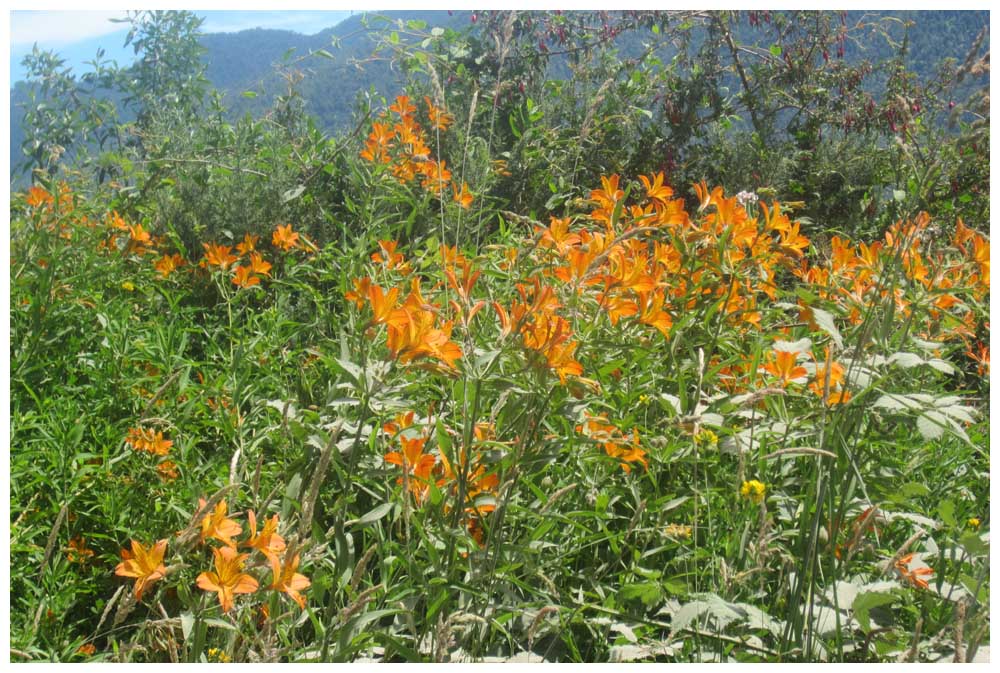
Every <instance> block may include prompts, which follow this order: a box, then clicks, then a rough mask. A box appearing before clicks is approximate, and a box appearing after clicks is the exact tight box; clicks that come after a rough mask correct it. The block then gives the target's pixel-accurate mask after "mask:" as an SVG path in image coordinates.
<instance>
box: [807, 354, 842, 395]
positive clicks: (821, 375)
mask: <svg viewBox="0 0 1000 673" xmlns="http://www.w3.org/2000/svg"><path fill="white" fill-rule="evenodd" d="M827 361H828V362H829V366H830V369H829V373H827V367H826V365H820V364H817V365H816V376H815V379H814V380H813V382H812V383H810V384H809V390H811V391H813V393H815V394H816V395H818V396H819V397H823V393H824V391H825V390H826V387H827V378H829V379H830V384H829V391H830V395H829V397H828V398H827V403H828V404H829V405H834V404H844V403H846V402H848V401H849V400H850V399H851V393H850V391H848V390H843V386H842V381H843V380H844V365H842V364H840V363H839V362H833V361H832V360H830V351H829V349H827Z"/></svg>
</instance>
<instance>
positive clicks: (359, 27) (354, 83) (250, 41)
mask: <svg viewBox="0 0 1000 673" xmlns="http://www.w3.org/2000/svg"><path fill="white" fill-rule="evenodd" d="M470 14H471V12H469V11H456V12H453V13H449V12H446V11H397V12H384V13H382V14H380V15H375V14H358V15H354V16H351V17H349V18H348V19H346V20H344V21H343V22H341V23H339V24H337V25H336V26H334V27H332V28H327V29H325V30H322V31H320V32H318V33H316V34H315V35H302V34H299V33H294V32H291V31H286V30H270V29H260V28H258V29H253V30H246V31H242V32H239V33H215V34H205V35H203V36H202V38H201V44H202V45H203V46H204V47H205V49H206V53H205V55H204V59H205V63H206V67H207V71H206V75H207V77H208V80H209V82H210V83H211V85H212V86H213V87H214V88H215V89H217V90H219V91H220V92H222V93H223V100H224V103H225V105H226V107H227V108H228V109H229V110H230V114H231V116H232V117H233V118H235V117H239V116H242V115H243V114H246V113H250V114H253V115H260V114H262V113H263V112H264V111H266V110H268V109H270V108H271V107H272V105H273V103H274V100H275V97H276V96H280V95H282V94H284V93H285V92H286V91H287V88H288V84H287V81H286V80H285V76H286V75H287V76H292V75H291V74H290V70H298V71H301V73H302V75H303V78H302V79H301V81H299V82H298V83H297V85H296V87H297V90H298V91H299V92H300V94H301V95H302V97H303V99H304V102H305V109H306V111H307V112H308V113H309V114H311V115H312V116H313V117H315V119H316V120H317V124H318V126H319V127H320V128H322V129H324V130H326V131H328V132H331V133H332V132H336V131H338V130H340V129H343V128H344V127H346V126H347V125H349V124H350V122H351V119H352V116H353V106H354V103H355V100H356V96H357V94H358V93H359V92H362V91H367V90H368V89H369V88H374V89H375V91H376V92H377V93H378V94H379V95H383V96H387V97H391V96H393V95H395V94H396V93H397V92H398V91H399V90H400V88H401V87H402V84H403V82H402V80H401V78H400V75H399V72H398V70H393V69H391V68H390V66H389V63H388V59H387V57H386V56H385V55H382V56H377V57H373V55H372V52H373V50H374V48H375V46H376V42H375V40H373V38H372V37H371V36H370V34H369V30H371V29H372V28H377V27H386V26H388V25H390V24H394V23H395V22H397V21H402V22H404V23H405V22H407V21H422V22H426V24H427V29H428V30H429V29H430V28H431V27H435V26H440V27H450V28H455V29H461V28H465V27H467V26H469V25H470ZM378 16H381V17H384V18H385V19H387V20H388V21H384V20H382V19H379V18H376V17H378ZM876 16H890V17H893V19H894V20H893V21H892V22H890V24H889V26H888V31H887V33H886V34H885V35H883V34H882V33H880V32H879V31H878V30H876V29H875V28H874V27H873V28H872V29H871V30H870V31H867V32H866V33H865V34H866V36H867V37H866V41H865V43H864V45H863V48H860V47H859V46H855V45H852V44H851V43H848V45H847V58H848V60H853V59H856V58H868V59H872V60H878V59H880V58H885V57H887V56H888V55H890V54H891V53H893V52H892V43H891V42H890V40H891V41H895V42H900V41H902V39H903V35H904V24H905V23H906V22H907V21H912V22H913V25H912V27H911V28H910V30H909V46H908V53H907V67H908V68H910V69H911V70H912V71H914V72H915V73H917V74H918V75H919V76H921V77H927V76H929V75H931V74H932V73H933V72H934V70H935V68H936V67H937V65H938V63H939V62H940V61H941V59H943V58H946V57H954V58H957V59H962V58H963V57H964V56H965V54H966V51H967V50H968V48H969V46H970V45H971V44H972V42H973V40H974V39H975V37H976V35H977V34H978V33H979V31H980V29H981V28H982V27H983V26H988V25H989V12H987V11H896V12H877V13H865V12H860V11H850V12H847V13H846V15H845V17H844V18H845V24H846V25H847V26H855V25H856V24H857V23H858V22H870V21H871V20H872V19H873V18H875V17H876ZM650 37H651V36H650V35H649V34H648V33H646V34H642V35H639V34H636V33H632V34H630V33H625V34H623V35H622V36H621V37H620V38H619V43H618V46H619V48H620V50H621V53H622V54H632V53H637V52H638V50H639V46H640V42H641V41H643V40H648V39H649V38H650ZM736 37H737V41H739V42H741V43H746V44H751V43H753V42H754V41H755V40H760V33H758V32H755V31H753V30H751V29H750V28H749V26H748V24H747V23H746V21H741V23H740V25H739V26H738V27H737V30H736ZM886 38H888V39H886ZM987 45H988V38H987ZM759 46H762V47H764V48H767V47H768V46H769V45H767V44H762V45H759ZM321 50H323V52H324V53H325V55H317V53H318V52H320V51H321ZM310 54H313V55H312V56H310ZM282 64H285V65H286V66H290V68H286V69H284V70H282V68H281V66H282ZM551 72H555V73H558V72H559V69H558V68H555V69H554V70H553V71H551ZM27 91H28V88H27V86H26V85H25V83H23V82H18V83H16V84H15V86H14V88H13V89H12V90H11V167H12V169H13V168H14V166H15V165H16V164H17V163H19V162H20V161H21V160H22V157H21V152H20V147H21V142H22V140H23V138H24V136H23V133H22V131H21V128H20V120H21V118H22V116H23V111H22V110H21V108H19V107H18V106H19V105H22V104H23V103H24V102H26V101H27Z"/></svg>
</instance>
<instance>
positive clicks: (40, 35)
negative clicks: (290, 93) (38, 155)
mask: <svg viewBox="0 0 1000 673" xmlns="http://www.w3.org/2000/svg"><path fill="white" fill-rule="evenodd" d="M195 14H197V15H198V16H200V17H202V18H204V19H205V22H204V23H203V24H202V31H204V32H206V33H230V32H238V31H241V30H246V29H249V28H279V29H283V30H292V31H295V32H298V33H303V34H305V35H313V34H315V33H318V32H320V31H321V30H324V29H325V28H329V27H330V26H334V25H336V24H337V23H339V22H340V21H343V20H344V19H345V18H347V17H348V16H350V15H351V12H350V11H348V10H337V11H319V10H307V11H229V10H218V11H198V10H196V11H195ZM124 15H125V12H124V11H121V10H110V11H98V10H94V11H70V10H52V11H13V12H11V13H10V78H11V83H13V82H16V81H17V80H19V79H23V78H24V69H23V68H22V67H21V59H22V58H24V56H25V54H28V53H30V52H31V49H32V46H33V45H34V44H35V43H36V42H37V43H38V46H39V48H40V49H51V50H53V51H55V52H56V53H58V54H59V55H60V56H61V57H62V58H64V59H65V60H66V65H67V66H70V67H72V68H73V72H74V73H75V74H78V75H79V74H81V73H83V72H86V71H87V70H89V67H88V66H86V65H85V63H86V62H87V61H91V60H93V59H94V57H95V56H96V54H97V50H98V49H99V48H103V49H104V50H105V52H106V54H105V58H106V59H112V60H116V61H118V63H119V64H126V63H128V62H129V61H130V60H131V59H132V57H133V52H132V49H131V48H128V49H125V48H124V47H123V43H124V42H125V35H126V33H127V32H128V29H127V27H126V24H120V23H113V22H111V21H110V19H113V18H122V17H124Z"/></svg>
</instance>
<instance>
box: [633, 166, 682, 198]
mask: <svg viewBox="0 0 1000 673" xmlns="http://www.w3.org/2000/svg"><path fill="white" fill-rule="evenodd" d="M639 180H640V181H642V185H643V187H645V188H646V198H648V199H650V200H651V201H659V202H661V203H666V202H667V200H668V199H669V198H670V197H671V196H673V195H674V190H673V189H672V188H671V187H670V186H665V185H664V184H663V172H662V171H661V172H659V173H657V174H656V175H655V176H654V177H653V179H652V180H650V179H649V178H647V177H646V176H645V175H640V176H639Z"/></svg>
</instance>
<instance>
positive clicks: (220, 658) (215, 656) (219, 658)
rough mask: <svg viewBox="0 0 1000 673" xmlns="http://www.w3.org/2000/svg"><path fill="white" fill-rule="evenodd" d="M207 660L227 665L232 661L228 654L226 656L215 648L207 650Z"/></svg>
mask: <svg viewBox="0 0 1000 673" xmlns="http://www.w3.org/2000/svg"><path fill="white" fill-rule="evenodd" d="M208 660H209V661H214V662H218V663H221V664H228V663H229V662H230V661H232V659H230V658H229V655H228V654H226V653H225V652H223V651H222V650H220V649H219V648H217V647H210V648H208Z"/></svg>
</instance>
